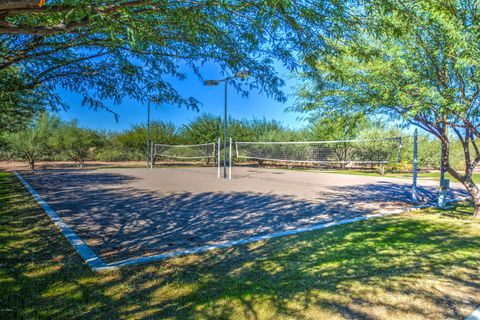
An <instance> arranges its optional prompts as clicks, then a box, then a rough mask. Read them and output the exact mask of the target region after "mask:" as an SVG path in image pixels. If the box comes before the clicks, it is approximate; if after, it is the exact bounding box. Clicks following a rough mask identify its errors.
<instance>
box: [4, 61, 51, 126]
mask: <svg viewBox="0 0 480 320" xmlns="http://www.w3.org/2000/svg"><path fill="white" fill-rule="evenodd" d="M23 81H24V79H22V77H21V74H20V71H19V70H17V69H15V68H6V69H3V70H0V135H1V134H3V133H7V132H15V131H18V130H21V129H23V128H25V127H26V126H27V125H28V124H29V123H30V121H31V120H32V117H33V116H34V115H35V114H37V113H39V112H41V111H43V110H44V109H45V105H46V101H45V96H46V95H45V93H44V92H42V91H41V89H42V88H37V89H36V90H20V89H19V88H22V86H23V84H24V83H23Z"/></svg>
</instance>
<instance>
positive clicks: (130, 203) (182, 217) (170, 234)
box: [26, 171, 435, 262]
mask: <svg viewBox="0 0 480 320" xmlns="http://www.w3.org/2000/svg"><path fill="white" fill-rule="evenodd" d="M26 178H27V180H29V181H30V182H31V183H32V185H33V186H34V187H35V188H36V189H37V191H38V192H40V194H41V195H42V196H43V197H44V198H45V199H46V200H47V202H48V203H49V204H50V205H51V206H52V207H53V208H54V209H55V210H56V211H57V212H58V213H59V215H60V216H61V217H62V218H63V219H64V220H65V221H66V222H67V224H68V225H69V226H70V227H71V228H72V229H73V230H74V231H75V232H76V233H77V234H78V235H79V236H80V238H82V239H83V240H84V241H85V242H86V243H87V244H88V245H89V246H90V247H91V248H92V249H93V250H94V251H95V252H96V253H97V254H99V255H100V256H101V258H102V259H104V260H105V261H112V262H113V261H118V260H121V259H125V258H131V257H140V256H144V255H152V254H159V253H166V252H171V251H176V250H185V249H191V248H195V247H199V246H205V245H211V244H217V243H222V242H226V241H235V240H240V239H245V238H249V237H252V236H261V235H267V234H271V233H276V232H282V231H286V230H293V229H298V228H304V227H308V226H312V225H316V224H322V223H329V222H335V221H341V220H345V219H350V218H356V217H361V216H365V215H369V214H372V213H379V212H389V210H390V211H391V210H398V209H399V208H407V207H409V206H411V204H410V203H409V199H410V189H409V188H408V186H407V185H401V184H395V183H391V182H383V183H377V184H375V185H370V184H365V185H360V186H342V187H334V188H333V187H332V188H331V191H329V192H328V193H327V192H324V191H323V192H322V195H321V200H319V201H307V200H303V199H299V198H297V197H293V196H289V195H276V194H272V193H270V194H264V193H255V192H203V193H191V192H179V193H173V194H158V193H155V192H151V191H149V190H143V189H138V188H133V187H130V186H129V184H128V183H129V182H130V181H132V180H134V179H136V178H134V177H131V176H127V175H121V174H116V173H95V174H88V173H84V172H82V171H78V172H74V173H73V174H72V173H69V174H65V173H63V172H50V173H49V174H48V175H42V174H39V175H29V176H27V177H26ZM111 186H113V187H111ZM434 192H435V190H434V188H433V187H431V188H427V187H424V188H419V194H421V195H422V198H423V199H425V202H424V203H426V202H428V201H433V198H434V196H433V194H434Z"/></svg>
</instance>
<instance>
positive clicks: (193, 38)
mask: <svg viewBox="0 0 480 320" xmlns="http://www.w3.org/2000/svg"><path fill="white" fill-rule="evenodd" d="M39 2H40V4H42V6H39V5H38V3H39ZM39 2H37V1H29V0H25V1H23V0H19V1H7V2H1V3H0V70H2V69H4V68H8V67H10V66H16V67H18V68H20V69H21V70H22V76H23V77H24V79H25V80H26V81H25V83H24V85H23V86H22V88H27V89H33V88H36V87H38V86H41V85H43V86H45V87H48V88H49V89H50V94H51V95H50V96H49V97H50V102H51V103H52V104H55V105H56V106H63V103H62V100H61V99H60V96H59V95H58V94H57V91H56V89H59V88H63V89H65V90H68V91H71V92H75V93H77V94H78V95H80V96H81V97H82V98H83V99H82V100H83V103H84V104H85V105H87V106H90V107H92V108H94V109H95V108H107V109H108V106H107V105H105V101H106V100H107V99H108V100H113V101H114V102H115V103H118V102H120V101H122V100H123V99H126V98H128V99H135V100H138V101H142V102H145V101H146V99H147V98H152V99H153V101H155V103H157V104H159V105H160V104H167V103H170V104H176V105H182V106H187V107H191V108H198V106H199V102H198V101H197V100H196V99H195V98H193V97H184V96H182V95H181V94H180V93H179V92H178V91H177V90H176V89H175V88H174V87H173V86H172V84H171V82H170V81H171V80H169V79H175V78H176V79H183V78H185V74H184V71H183V70H188V69H189V70H191V71H193V72H194V73H196V74H197V75H198V77H199V79H200V80H202V76H201V74H200V67H201V66H202V65H203V64H205V63H211V64H214V65H217V66H219V67H220V69H221V70H222V72H224V73H225V74H234V73H236V72H237V71H239V70H242V69H247V70H248V71H249V72H250V73H251V75H252V77H251V79H253V80H251V81H249V83H248V87H246V86H242V84H241V82H240V80H238V79H237V80H236V81H235V80H232V82H231V83H232V84H233V85H234V86H235V87H236V88H237V90H240V91H242V92H243V93H245V94H247V89H248V88H250V89H251V88H253V87H257V88H260V89H261V90H262V91H263V92H265V93H266V94H268V95H270V96H273V97H275V98H277V99H279V100H284V99H285V96H284V94H283V93H282V92H281V91H280V89H279V88H280V87H281V86H282V85H283V80H282V79H281V78H280V77H279V76H278V74H277V73H276V71H275V68H274V66H275V64H276V63H278V62H280V63H282V64H283V65H284V66H285V67H286V68H288V69H290V70H293V69H296V68H298V67H299V66H300V61H302V60H303V61H307V62H308V61H313V59H312V57H313V52H312V48H316V47H318V46H322V45H324V42H323V39H322V37H321V36H318V34H319V33H318V31H319V30H324V31H325V30H327V29H332V30H335V24H337V23H341V22H340V21H342V19H341V17H342V13H343V9H342V6H341V5H340V4H339V2H338V1H333V0H332V1H331V2H329V1H318V2H294V1H289V0H281V1H242V0H241V1H163V0H150V1H142V0H125V1H113V0H108V1H87V2H86V1H67V0H60V1H39ZM340 3H341V2H340ZM43 4H45V5H43ZM330 16H332V17H336V19H331V20H330V19H326V18H327V17H330ZM337 21H338V22H337ZM315 33H316V34H317V36H315Z"/></svg>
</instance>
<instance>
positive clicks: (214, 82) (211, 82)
mask: <svg viewBox="0 0 480 320" xmlns="http://www.w3.org/2000/svg"><path fill="white" fill-rule="evenodd" d="M249 76H250V73H249V72H248V71H239V72H237V73H236V74H235V75H234V76H230V77H227V78H225V79H220V80H205V81H204V82H203V83H204V84H205V85H206V86H218V85H219V84H220V82H224V84H225V93H224V109H223V177H224V178H225V179H226V178H227V119H228V118H227V87H228V81H230V80H232V79H234V78H240V79H246V78H248V77H249ZM219 151H220V150H219Z"/></svg>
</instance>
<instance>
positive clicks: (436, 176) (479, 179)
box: [325, 170, 480, 183]
mask: <svg viewBox="0 0 480 320" xmlns="http://www.w3.org/2000/svg"><path fill="white" fill-rule="evenodd" d="M325 172H329V173H339V174H351V175H361V176H377V177H378V176H380V174H379V173H378V172H373V171H360V170H328V171H325ZM384 177H390V178H409V179H411V178H412V173H400V172H386V173H385V175H384ZM445 177H446V178H447V179H450V180H451V181H452V182H455V181H456V180H455V178H453V177H452V176H451V175H450V174H448V173H447V174H446V175H445ZM418 178H420V179H429V180H440V172H421V173H419V174H418ZM473 180H474V181H475V183H480V173H474V174H473Z"/></svg>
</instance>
